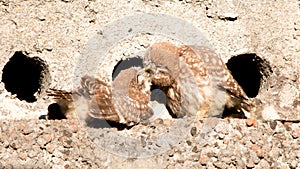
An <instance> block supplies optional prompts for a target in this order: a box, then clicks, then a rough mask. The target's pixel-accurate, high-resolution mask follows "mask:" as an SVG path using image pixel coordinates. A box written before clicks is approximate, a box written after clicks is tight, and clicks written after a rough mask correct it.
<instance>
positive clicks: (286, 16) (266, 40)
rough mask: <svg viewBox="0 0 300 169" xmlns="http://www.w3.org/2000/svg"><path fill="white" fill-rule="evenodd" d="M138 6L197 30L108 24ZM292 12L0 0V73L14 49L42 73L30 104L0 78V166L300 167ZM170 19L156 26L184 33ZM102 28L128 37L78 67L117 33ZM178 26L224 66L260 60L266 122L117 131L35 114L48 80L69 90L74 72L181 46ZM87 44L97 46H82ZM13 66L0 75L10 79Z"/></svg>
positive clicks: (297, 21)
mask: <svg viewBox="0 0 300 169" xmlns="http://www.w3.org/2000/svg"><path fill="white" fill-rule="evenodd" d="M142 12H150V13H163V14H167V15H168V16H172V17H175V18H180V19H182V20H184V21H187V22H188V23H190V24H192V25H193V26H195V27H196V28H197V29H198V30H200V31H201V36H198V35H197V36H196V34H193V33H194V32H192V31H190V32H189V31H186V30H184V29H182V32H180V33H181V34H180V35H182V36H177V37H176V36H175V37H169V36H166V34H163V33H161V34H158V35H157V34H152V33H149V32H147V31H146V32H144V34H134V33H135V29H133V28H134V25H132V23H134V20H133V21H131V22H128V20H127V21H126V22H123V23H121V25H118V26H115V27H114V24H116V22H117V20H118V19H122V18H124V17H125V16H128V15H134V14H137V13H142ZM299 15H300V2H299V1H297V0H292V1H288V0H282V1H259V2H258V1H255V2H254V1H226V0H224V1H211V0H203V1H197V0H174V1H169V0H167V1H159V0H128V1H94V0H83V1H69V0H63V1H60V0H55V1H40V2H36V1H33V0H28V1H22V0H0V16H1V20H0V46H1V47H0V69H1V70H3V68H4V67H5V65H7V63H8V62H9V59H10V58H11V57H12V56H13V55H14V53H15V52H16V51H23V53H24V54H25V55H26V56H28V57H29V58H32V57H38V58H39V59H40V60H43V61H44V64H45V65H46V66H45V67H44V68H45V71H44V72H48V73H49V74H48V75H49V76H48V75H47V79H46V80H45V79H36V80H37V81H39V80H41V82H42V83H43V84H41V86H40V88H39V89H38V90H37V93H32V94H33V95H34V96H37V101H35V102H31V103H28V102H26V101H24V100H23V101H20V100H19V99H18V96H17V95H15V94H11V93H10V92H9V91H7V87H6V86H5V85H7V84H4V83H0V119H1V121H0V129H1V132H0V134H1V135H0V168H134V167H135V168H300V166H299V164H300V146H299V144H300V143H299V141H300V140H299V135H300V134H299V131H300V128H299V127H300V125H299V124H300V123H299V121H300V114H299V112H300V93H299V91H300V77H299V72H300V66H299V65H300V64H299V63H300V57H299V52H300V17H299ZM138 19H143V18H138ZM158 20H159V19H158ZM177 21H179V20H177ZM164 22H165V21H160V22H157V23H158V24H162V23H164ZM176 23H177V24H176ZM178 23H180V22H175V23H174V22H172V23H171V24H170V26H169V27H168V29H166V31H168V30H171V31H170V32H173V33H174V32H175V33H176V31H173V30H175V29H176V28H185V29H187V26H188V24H186V25H184V26H182V25H181V26H180V25H178ZM109 24H110V25H112V26H113V27H112V28H120V30H122V29H126V32H127V33H128V32H129V33H130V32H131V33H132V34H131V35H133V36H130V37H127V38H124V39H119V41H117V42H116V43H114V44H110V45H108V46H106V49H107V51H101V50H100V48H99V49H98V52H104V54H105V55H104V56H105V57H104V58H103V60H101V64H100V63H99V65H100V66H99V65H97V67H96V69H95V68H94V67H92V66H93V65H89V64H86V63H98V62H95V61H94V60H92V59H93V57H87V56H95V55H98V54H99V53H95V52H94V53H93V52H92V53H88V52H89V50H90V49H94V50H95V51H97V47H99V44H100V42H108V41H111V40H114V38H115V37H117V36H118V35H120V34H119V33H120V32H118V31H119V29H118V30H115V29H112V30H113V31H115V32H110V34H106V33H107V32H106V31H107V27H109V26H108V25H109ZM146 25H147V26H148V27H150V28H153V29H154V28H155V26H154V27H151V24H149V23H147V24H146ZM152 25H153V24H152ZM154 25H155V24H154ZM180 30H181V29H180ZM188 30H189V29H188ZM185 31H186V32H189V33H191V35H194V37H197V38H199V37H201V38H203V37H205V39H196V40H199V42H200V41H201V40H204V41H203V42H201V44H202V45H207V46H210V47H211V48H213V49H214V50H215V51H216V53H218V54H219V55H220V57H221V58H222V59H223V60H224V62H225V63H226V62H227V61H228V60H230V59H232V58H234V57H237V56H239V55H243V54H255V55H256V56H259V57H260V58H261V60H263V61H265V62H263V64H262V63H260V65H261V66H259V71H261V72H262V75H263V77H262V79H261V83H259V84H260V85H259V91H258V94H257V95H256V96H255V98H257V99H258V100H259V104H262V105H264V108H263V109H262V110H261V111H262V112H263V114H264V115H265V117H264V119H273V120H252V119H247V120H245V119H198V120H196V119H186V118H185V119H177V120H164V121H163V120H161V121H160V120H157V121H156V122H155V123H153V124H140V125H137V126H134V127H132V128H130V129H129V128H128V129H124V130H121V131H117V130H116V129H115V128H103V129H93V128H91V129H90V128H86V127H81V126H80V125H79V122H78V121H76V120H71V119H68V120H54V121H50V120H49V121H47V120H38V118H39V117H40V116H41V115H45V114H47V109H48V106H49V105H50V104H51V103H52V101H51V100H50V99H49V98H48V97H47V96H45V93H44V91H45V90H47V88H48V86H50V87H53V88H57V89H64V90H70V89H72V88H74V87H77V86H76V85H77V84H76V82H75V81H76V77H77V75H78V74H77V73H78V72H79V74H82V73H83V72H89V73H90V72H92V73H93V74H96V73H95V72H98V73H100V75H101V76H108V78H111V77H110V75H111V74H112V71H113V69H114V66H115V65H116V64H117V63H118V61H120V60H121V59H125V58H129V57H133V56H142V55H143V52H144V51H145V50H146V49H147V48H148V47H149V45H151V44H153V43H154V42H157V41H176V42H180V43H186V41H182V39H181V38H182V37H185V36H184V35H187V34H185V33H184V32H185ZM196 32H197V31H196ZM175 33H174V34H175ZM190 37H193V36H190ZM97 38H98V39H97ZM99 38H101V39H99ZM191 39H192V40H195V38H194V39H193V38H191ZM93 40H96V42H97V43H99V44H96V46H93V45H91V44H93V43H91V42H93ZM97 40H98V41H97ZM97 45H98V46H97ZM93 47H94V48H93ZM86 53H88V54H89V55H86ZM96 61H97V60H96ZM255 63H256V62H255ZM16 68H18V65H17V64H16ZM269 68H270V71H269V70H268V69H269ZM46 69H47V70H46ZM17 70H18V69H17ZM16 72H17V73H16V74H13V73H12V72H9V73H7V72H2V71H0V74H1V75H2V77H3V74H5V75H7V76H11V78H12V79H14V78H19V77H18V76H17V75H19V74H18V71H16ZM265 72H266V73H265ZM20 74H21V73H20ZM28 76H30V75H28ZM40 78H44V77H40ZM26 79H27V78H26V77H25V81H26ZM2 80H3V79H2ZM22 85H25V84H23V83H20V88H21V87H22ZM274 119H276V120H274ZM168 133H171V134H168ZM176 136H178V137H176ZM127 138H128V139H127ZM129 138H130V139H129ZM165 140H166V141H165ZM166 143H167V144H166ZM123 147H124V148H123ZM133 147H134V148H133ZM127 150H128V151H127ZM134 150H138V151H134Z"/></svg>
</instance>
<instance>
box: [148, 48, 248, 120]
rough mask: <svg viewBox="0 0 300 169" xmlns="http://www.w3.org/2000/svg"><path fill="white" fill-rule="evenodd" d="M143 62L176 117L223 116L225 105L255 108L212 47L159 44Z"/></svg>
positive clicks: (246, 109)
mask: <svg viewBox="0 0 300 169" xmlns="http://www.w3.org/2000/svg"><path fill="white" fill-rule="evenodd" d="M144 65H145V66H146V67H148V68H149V69H150V70H151V71H150V72H151V74H152V75H151V79H152V82H153V84H154V85H157V86H159V87H160V88H161V89H162V90H163V91H164V92H165V93H166V95H167V98H168V101H167V106H168V107H169V108H170V109H171V110H172V112H173V114H175V115H176V116H177V117H182V116H184V115H196V116H198V117H207V116H222V112H223V110H224V107H225V106H226V107H227V108H230V109H231V108H233V109H236V110H237V111H250V110H251V108H252V107H253V104H252V103H251V101H250V100H249V99H248V97H247V95H246V94H245V92H244V91H243V89H242V88H241V87H240V85H239V84H238V83H237V82H236V80H235V79H234V78H233V77H232V75H231V73H230V71H229V70H228V69H227V67H226V65H225V64H224V63H223V61H222V60H221V58H220V57H219V56H218V55H216V54H215V53H214V52H213V51H212V50H211V49H209V48H206V47H201V46H180V47H177V46H175V45H173V44H171V43H167V42H161V43H156V44H154V45H152V46H151V47H150V49H149V50H148V52H147V53H146V56H145V61H144Z"/></svg>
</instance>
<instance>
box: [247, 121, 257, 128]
mask: <svg viewBox="0 0 300 169" xmlns="http://www.w3.org/2000/svg"><path fill="white" fill-rule="evenodd" d="M246 125H247V126H248V127H251V126H253V127H257V120H256V119H246Z"/></svg>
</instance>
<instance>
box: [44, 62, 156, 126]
mask: <svg viewBox="0 0 300 169" xmlns="http://www.w3.org/2000/svg"><path fill="white" fill-rule="evenodd" d="M150 86H151V81H150V77H149V75H148V73H146V72H145V71H144V70H142V69H140V68H137V67H132V68H129V69H126V70H122V71H121V72H120V73H119V75H118V76H117V77H116V78H115V80H114V81H113V83H112V84H111V83H109V82H108V80H100V79H96V78H93V77H90V76H84V77H82V79H81V88H79V89H78V90H76V91H73V92H65V91H62V90H56V89H51V90H49V91H48V95H49V96H52V97H54V99H55V100H56V102H57V103H58V104H59V105H60V106H61V107H62V109H67V110H64V111H63V112H65V113H67V114H68V113H69V112H72V113H71V114H74V109H75V111H76V112H77V114H78V116H79V118H80V119H83V120H87V119H89V118H90V117H92V118H96V119H103V120H109V121H113V122H118V123H123V124H126V125H133V124H136V123H139V122H141V121H144V120H147V119H148V118H149V117H151V116H152V114H153V112H152V109H151V107H150V94H151V91H150ZM85 105H86V108H81V107H85Z"/></svg>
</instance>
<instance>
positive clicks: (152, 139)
mask: <svg viewBox="0 0 300 169" xmlns="http://www.w3.org/2000/svg"><path fill="white" fill-rule="evenodd" d="M178 121H189V123H185V125H184V126H181V127H185V129H186V130H184V133H183V134H182V136H181V137H180V139H178V140H176V141H174V139H173V138H167V137H164V136H163V135H164V133H166V132H172V129H170V128H169V127H170V126H174V123H177V122H178ZM0 126H1V127H0V129H1V136H0V151H1V154H0V161H1V163H0V165H1V168H132V167H134V168H170V169H171V168H300V163H299V160H300V147H299V144H300V132H299V131H300V124H299V123H291V122H285V123H283V122H280V121H256V120H250V119H247V120H245V119H243V120H242V119H223V120H221V119H214V118H207V119H202V120H191V119H184V120H183V119H180V120H175V121H173V122H170V121H163V122H158V123H154V124H151V125H150V124H149V125H141V124H140V125H137V126H134V127H133V128H131V129H124V130H121V131H117V130H115V129H114V128H103V129H87V128H83V127H82V126H81V125H80V124H79V122H78V121H76V120H53V121H46V120H22V121H8V122H4V121H2V122H1V124H0ZM87 130H94V131H87ZM95 131H96V132H97V136H96V137H97V138H98V140H97V139H96V138H95V137H91V135H92V133H93V132H95ZM176 131H177V132H180V131H179V130H176ZM110 133H113V134H110ZM155 133H159V135H157V134H155ZM114 134H118V135H119V136H116V135H114ZM88 135H89V137H88ZM107 135H111V137H110V139H108V136H107ZM141 136H144V137H141ZM121 137H124V138H125V140H127V142H123V144H121V142H122V141H121V140H120V139H116V138H121ZM91 138H92V139H91ZM130 138H135V139H136V141H135V142H130V141H129V140H130ZM139 138H144V139H139ZM161 138H163V139H164V142H168V144H169V145H163V143H164V142H159V141H158V140H159V139H161ZM171 139H173V140H171ZM139 146H141V148H144V151H140V152H139V153H140V154H134V153H136V152H138V151H137V150H138V148H136V149H134V151H132V152H131V153H130V152H129V151H127V152H124V150H132V147H139ZM164 146H165V147H164ZM149 147H152V148H149ZM118 148H119V149H118ZM145 151H148V152H150V153H151V154H144V152H145Z"/></svg>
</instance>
